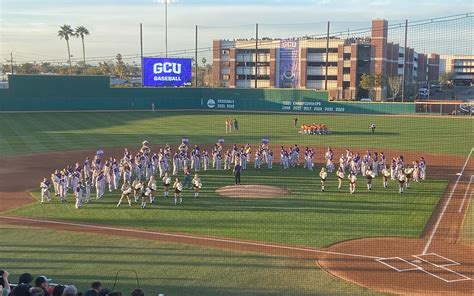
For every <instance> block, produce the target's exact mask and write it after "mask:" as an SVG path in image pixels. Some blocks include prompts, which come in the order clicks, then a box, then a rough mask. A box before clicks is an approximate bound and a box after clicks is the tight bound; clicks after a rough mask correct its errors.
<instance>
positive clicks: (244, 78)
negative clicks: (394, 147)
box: [213, 20, 440, 100]
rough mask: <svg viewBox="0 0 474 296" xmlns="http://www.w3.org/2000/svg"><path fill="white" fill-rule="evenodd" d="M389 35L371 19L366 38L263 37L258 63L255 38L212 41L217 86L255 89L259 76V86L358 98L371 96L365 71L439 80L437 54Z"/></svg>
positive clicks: (382, 23) (382, 91)
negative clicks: (363, 84) (362, 81)
mask: <svg viewBox="0 0 474 296" xmlns="http://www.w3.org/2000/svg"><path fill="white" fill-rule="evenodd" d="M388 33H389V32H388V22H387V21H386V20H373V21H372V29H371V36H370V37H365V38H347V39H343V38H334V37H331V38H330V39H329V42H327V39H326V38H307V37H305V38H297V39H287V40H282V39H259V40H258V62H257V56H256V42H255V39H253V40H252V39H245V40H214V41H213V84H214V85H215V86H222V87H231V88H253V87H255V79H256V78H257V87H258V88H306V89H318V90H324V89H327V90H328V91H329V93H330V97H332V98H334V99H353V100H354V99H357V98H361V97H367V96H368V94H367V91H365V90H362V89H361V88H360V79H361V77H362V75H364V74H372V75H383V76H385V77H390V76H400V77H401V78H402V77H403V75H405V77H406V82H407V83H412V82H416V83H418V84H420V85H423V84H425V85H426V84H427V83H428V81H431V80H437V78H438V75H439V74H438V73H439V60H440V59H439V55H436V54H431V55H430V56H429V57H428V56H427V55H425V54H421V53H416V52H415V50H414V49H412V48H407V50H406V51H405V48H403V47H402V46H400V45H399V44H394V43H391V42H388ZM326 51H327V52H328V56H327V57H326ZM405 52H406V54H407V58H406V64H405ZM256 62H257V64H256ZM256 65H257V69H258V70H257V71H258V73H256ZM404 65H406V67H404ZM437 69H438V71H437ZM326 71H327V75H326ZM256 74H257V75H256ZM387 95H388V89H387V87H383V88H379V89H376V90H375V93H374V95H373V96H374V98H375V99H377V100H383V99H385V98H386V97H387Z"/></svg>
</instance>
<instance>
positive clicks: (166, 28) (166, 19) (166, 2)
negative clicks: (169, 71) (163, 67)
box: [160, 0, 178, 57]
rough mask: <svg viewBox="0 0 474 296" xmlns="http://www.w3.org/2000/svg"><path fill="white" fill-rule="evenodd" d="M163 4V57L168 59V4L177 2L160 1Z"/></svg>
mask: <svg viewBox="0 0 474 296" xmlns="http://www.w3.org/2000/svg"><path fill="white" fill-rule="evenodd" d="M160 2H161V3H164V4H165V57H168V4H170V3H176V2H178V0H160Z"/></svg>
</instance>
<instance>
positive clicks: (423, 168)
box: [418, 157, 426, 180]
mask: <svg viewBox="0 0 474 296" xmlns="http://www.w3.org/2000/svg"><path fill="white" fill-rule="evenodd" d="M418 164H419V167H420V179H421V180H425V179H426V161H425V158H424V157H420V161H419V162H418Z"/></svg>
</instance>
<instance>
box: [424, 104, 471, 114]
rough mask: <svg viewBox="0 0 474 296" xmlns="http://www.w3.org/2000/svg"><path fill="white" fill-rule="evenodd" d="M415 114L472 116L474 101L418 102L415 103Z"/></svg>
mask: <svg viewBox="0 0 474 296" xmlns="http://www.w3.org/2000/svg"><path fill="white" fill-rule="evenodd" d="M416 113H421V114H439V115H467V116H472V115H473V114H474V101H469V102H465V101H441V100H438V101H430V100H427V101H418V102H416Z"/></svg>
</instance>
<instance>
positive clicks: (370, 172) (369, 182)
mask: <svg viewBox="0 0 474 296" xmlns="http://www.w3.org/2000/svg"><path fill="white" fill-rule="evenodd" d="M365 177H366V178H367V190H372V179H373V178H375V173H374V171H373V170H372V169H371V167H370V166H369V167H367V170H366V171H365Z"/></svg>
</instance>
